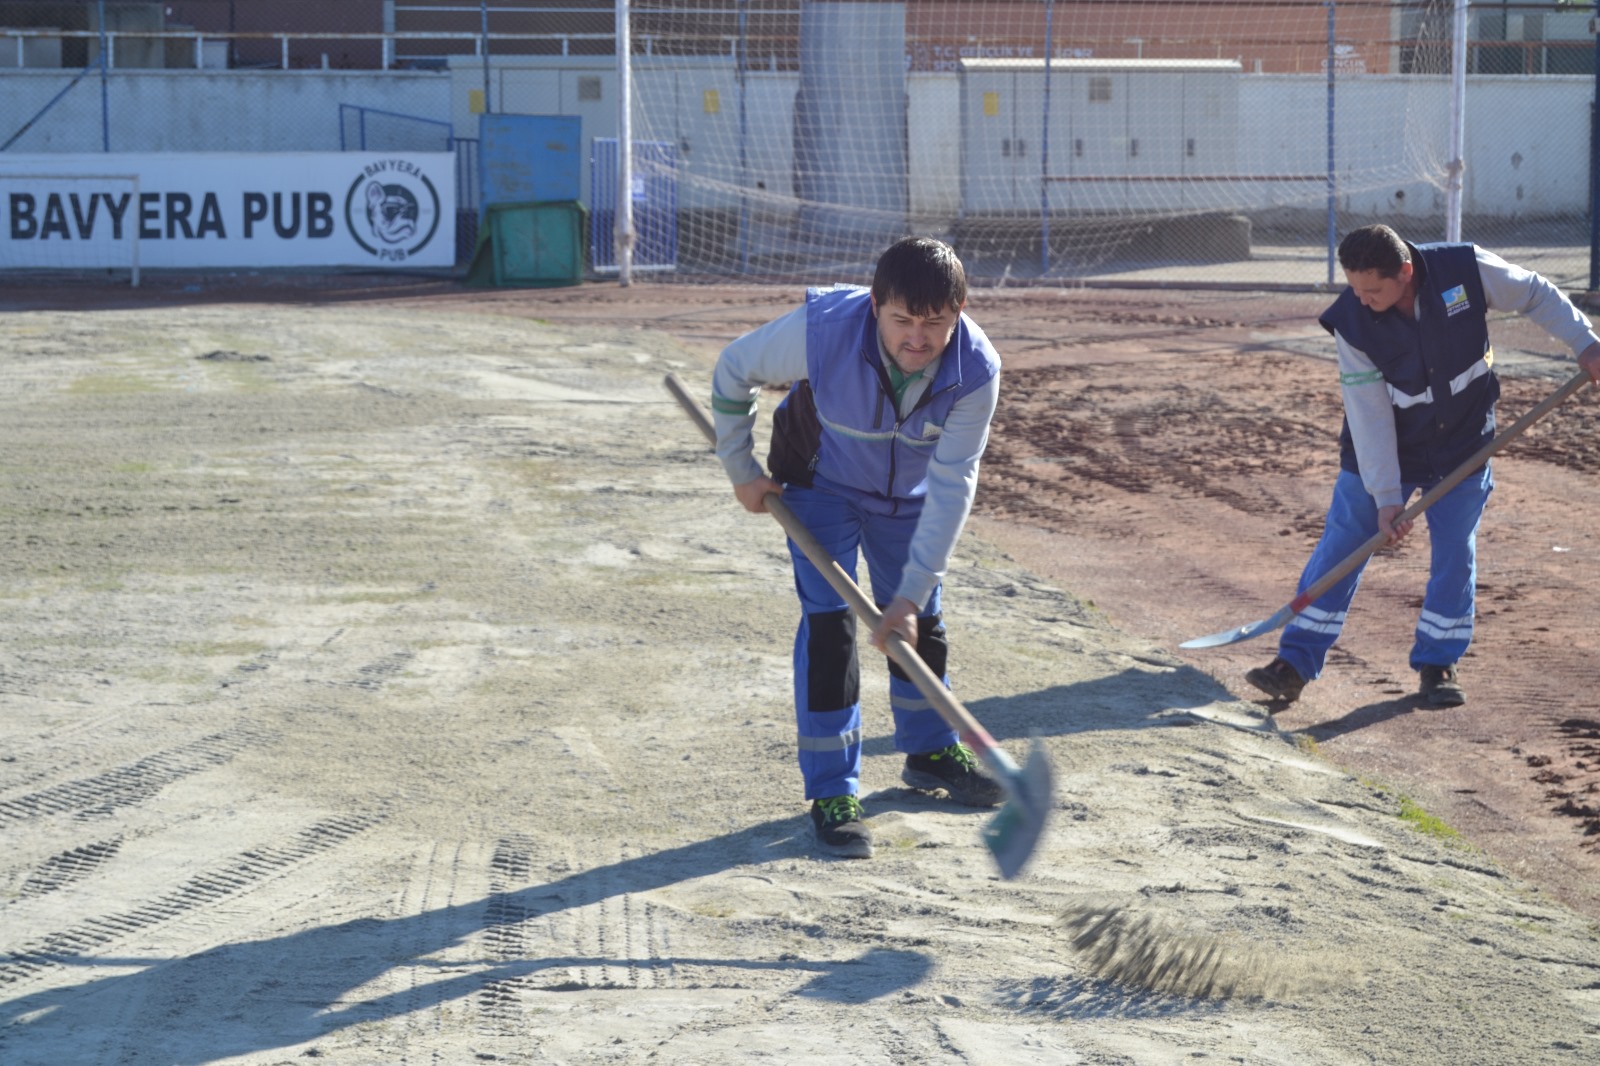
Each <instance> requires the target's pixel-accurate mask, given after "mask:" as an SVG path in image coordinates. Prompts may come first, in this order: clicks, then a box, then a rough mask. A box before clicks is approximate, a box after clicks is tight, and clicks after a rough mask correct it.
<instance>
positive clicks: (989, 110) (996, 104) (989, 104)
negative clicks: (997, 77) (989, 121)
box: [983, 92, 1000, 118]
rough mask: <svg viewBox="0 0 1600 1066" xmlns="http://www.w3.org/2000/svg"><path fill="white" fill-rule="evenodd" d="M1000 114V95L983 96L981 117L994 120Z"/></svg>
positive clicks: (993, 93) (992, 93) (986, 94)
mask: <svg viewBox="0 0 1600 1066" xmlns="http://www.w3.org/2000/svg"><path fill="white" fill-rule="evenodd" d="M999 114H1000V94H999V93H996V92H987V93H984V94H983V115H984V117H985V118H994V117H996V116H997V115H999Z"/></svg>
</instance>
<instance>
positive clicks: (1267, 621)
mask: <svg viewBox="0 0 1600 1066" xmlns="http://www.w3.org/2000/svg"><path fill="white" fill-rule="evenodd" d="M1294 615H1295V612H1294V611H1292V610H1290V609H1289V608H1288V607H1280V608H1278V613H1277V614H1275V615H1273V616H1272V617H1271V618H1263V619H1261V621H1259V622H1247V623H1245V624H1244V625H1242V626H1238V627H1237V628H1234V629H1224V630H1223V631H1222V632H1221V633H1213V634H1211V635H1210V636H1209V637H1195V638H1194V639H1193V640H1186V641H1184V642H1183V643H1182V644H1179V645H1178V647H1180V648H1220V647H1222V646H1223V645H1224V644H1238V643H1239V642H1240V641H1244V640H1249V639H1250V638H1251V637H1259V636H1260V635H1261V634H1263V633H1271V632H1272V631H1273V630H1274V629H1277V628H1278V627H1279V626H1282V625H1286V624H1288V621H1289V619H1291V618H1293V617H1294Z"/></svg>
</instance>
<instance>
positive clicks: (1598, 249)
mask: <svg viewBox="0 0 1600 1066" xmlns="http://www.w3.org/2000/svg"><path fill="white" fill-rule="evenodd" d="M1594 13H1595V17H1596V18H1597V19H1600V0H1596V3H1595V5H1594ZM1597 288H1600V33H1597V34H1595V38H1594V101H1593V102H1592V103H1591V104H1590V105H1589V291H1590V292H1594V291H1595V290H1596V289H1597Z"/></svg>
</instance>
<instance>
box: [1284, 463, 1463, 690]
mask: <svg viewBox="0 0 1600 1066" xmlns="http://www.w3.org/2000/svg"><path fill="white" fill-rule="evenodd" d="M1435 484H1436V483H1435ZM1430 487H1431V485H1428V484H1422V485H1419V484H1408V485H1404V486H1402V489H1403V491H1404V492H1405V493H1406V499H1408V500H1409V499H1410V498H1411V494H1412V493H1413V492H1416V491H1418V490H1424V491H1425V490H1427V489H1428V488H1430ZM1492 491H1494V476H1493V474H1492V472H1491V471H1490V469H1489V467H1488V466H1485V467H1484V468H1483V469H1481V470H1479V471H1477V472H1475V473H1473V474H1472V475H1470V476H1469V477H1467V478H1466V480H1464V481H1462V482H1461V484H1459V485H1457V486H1456V487H1455V488H1453V489H1451V490H1450V491H1449V492H1447V493H1445V494H1444V495H1443V496H1442V497H1440V498H1439V499H1438V500H1437V501H1435V502H1434V503H1433V505H1432V506H1430V507H1429V508H1428V509H1427V510H1426V511H1424V512H1423V513H1422V516H1423V518H1425V519H1426V520H1427V523H1428V541H1429V544H1430V546H1431V552H1432V555H1431V559H1430V562H1429V567H1428V587H1427V591H1426V592H1424V593H1423V597H1422V614H1421V615H1420V616H1419V617H1418V619H1417V628H1416V639H1415V641H1414V642H1413V644H1412V645H1411V668H1412V669H1413V670H1420V669H1421V668H1422V667H1423V666H1426V665H1430V664H1431V665H1434V666H1449V665H1451V664H1453V663H1454V662H1456V661H1457V660H1458V659H1460V658H1461V656H1462V655H1463V654H1465V653H1466V650H1467V645H1469V644H1471V643H1472V621H1473V614H1474V606H1473V587H1474V585H1475V584H1476V582H1477V577H1478V522H1479V520H1481V519H1482V518H1483V508H1484V505H1485V504H1487V503H1488V502H1489V493H1490V492H1492ZM1377 532H1378V506H1377V504H1376V503H1375V502H1373V499H1372V496H1371V495H1370V494H1368V492H1367V490H1366V487H1365V486H1364V485H1362V483H1361V476H1360V475H1359V474H1352V473H1350V472H1349V471H1348V470H1341V471H1340V472H1339V479H1338V480H1337V481H1336V482H1334V486H1333V502H1332V503H1331V504H1330V505H1329V506H1328V518H1327V522H1326V523H1325V525H1324V527H1323V531H1322V539H1321V540H1319V541H1318V542H1317V547H1316V550H1315V551H1313V552H1312V553H1311V561H1310V562H1308V563H1307V564H1306V568H1305V571H1304V572H1303V573H1302V574H1301V575H1300V586H1299V589H1298V590H1297V591H1296V595H1298V594H1299V593H1300V592H1303V591H1305V590H1306V589H1307V588H1309V587H1310V586H1311V585H1313V584H1315V583H1316V581H1317V580H1318V579H1319V578H1320V577H1321V576H1322V575H1323V574H1326V573H1327V572H1328V571H1330V570H1332V569H1333V568H1334V567H1335V566H1337V565H1338V564H1339V563H1340V562H1341V561H1343V560H1344V559H1345V557H1346V556H1348V555H1349V554H1350V553H1351V552H1353V551H1355V550H1356V549H1357V548H1359V547H1361V546H1362V545H1363V544H1365V543H1366V542H1367V541H1368V540H1370V539H1371V538H1372V537H1373V536H1374V535H1375V534H1376V533H1377ZM1365 569H1366V561H1363V562H1362V565H1360V566H1358V567H1356V569H1355V570H1353V571H1351V573H1350V574H1348V575H1347V576H1346V577H1345V578H1344V579H1343V580H1342V581H1340V582H1339V583H1338V584H1336V585H1334V586H1333V588H1331V589H1329V590H1328V591H1327V592H1325V593H1323V594H1322V595H1321V596H1320V597H1318V598H1317V599H1315V600H1313V601H1312V602H1311V604H1310V605H1309V606H1308V607H1307V608H1306V609H1305V610H1304V611H1301V612H1300V613H1299V614H1297V615H1295V617H1294V619H1293V620H1292V621H1291V622H1290V623H1289V625H1288V627H1287V628H1286V629H1285V630H1284V631H1283V637H1282V638H1281V639H1280V640H1279V641H1278V654H1279V655H1280V656H1281V657H1282V658H1283V659H1284V661H1286V662H1287V663H1288V664H1289V665H1290V666H1292V667H1294V668H1295V671H1296V672H1297V673H1298V674H1299V675H1300V676H1301V677H1303V678H1305V679H1306V680H1307V681H1310V680H1313V679H1314V678H1316V677H1317V676H1319V675H1320V674H1321V673H1322V667H1323V664H1324V662H1325V661H1326V660H1327V656H1328V649H1329V648H1331V647H1333V643H1334V641H1336V640H1337V639H1338V638H1339V631H1340V629H1342V628H1343V626H1344V620H1345V613H1346V612H1347V611H1348V610H1349V609H1350V601H1351V600H1353V599H1355V595H1356V587H1357V586H1358V585H1360V583H1361V573H1362V571H1363V570H1365Z"/></svg>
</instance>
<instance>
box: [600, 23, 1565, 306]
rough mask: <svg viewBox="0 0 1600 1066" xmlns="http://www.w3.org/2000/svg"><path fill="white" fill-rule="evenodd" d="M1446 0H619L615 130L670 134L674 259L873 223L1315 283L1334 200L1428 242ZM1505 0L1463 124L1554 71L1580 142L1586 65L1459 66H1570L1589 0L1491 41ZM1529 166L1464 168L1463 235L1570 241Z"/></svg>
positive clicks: (740, 258)
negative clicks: (1502, 228)
mask: <svg viewBox="0 0 1600 1066" xmlns="http://www.w3.org/2000/svg"><path fill="white" fill-rule="evenodd" d="M1452 7H1453V5H1451V4H1449V3H1424V4H1404V3H1402V4H1395V3H1387V2H1375V0H1368V2H1361V0H1344V2H1340V3H1338V4H1337V5H1336V6H1333V7H1330V5H1329V4H1328V3H1326V2H1320V0H1254V2H1249V0H1246V2H1233V0H1170V2H1167V0H1163V2H1154V0H1107V2H1104V3H1093V2H1064V0H1028V2H977V0H930V2H925V3H924V2H916V0H908V2H905V3H833V2H820V0H750V2H747V3H739V2H734V3H729V2H727V0H720V2H715V3H711V2H708V3H705V4H693V5H691V4H685V3H683V2H682V0H655V2H652V0H636V2H635V3H634V4H633V5H632V10H633V21H632V34H633V37H634V52H635V61H634V64H633V73H632V79H633V95H634V100H635V104H634V115H635V119H634V123H635V126H634V131H633V133H634V136H635V138H636V139H638V140H640V141H644V142H656V143H660V144H664V145H670V146H672V147H673V149H674V150H675V151H674V167H675V172H674V177H675V179H676V181H677V186H678V189H677V196H678V208H679V212H678V221H679V232H678V252H679V261H680V263H681V264H682V265H683V267H684V268H685V269H698V270H712V271H717V270H726V271H730V272H739V273H743V274H756V275H758V274H763V273H774V274H784V273H792V272H806V271H811V272H815V271H816V270H818V269H835V270H851V269H854V268H857V267H862V266H864V265H865V264H868V263H870V261H871V258H872V256H873V255H875V253H876V251H877V250H879V249H881V247H882V246H883V245H884V243H885V238H886V237H887V236H892V235H895V234H900V233H905V232H924V233H934V234H939V235H942V236H946V237H947V238H948V239H951V240H952V242H953V243H955V244H956V245H957V247H958V249H959V250H960V251H961V252H962V254H963V258H964V259H965V260H966V261H967V263H968V266H969V269H970V270H973V271H975V272H976V273H979V274H998V275H1010V276H1015V277H1028V276H1061V277H1071V276H1081V275H1083V274H1086V273H1104V272H1105V271H1107V270H1116V269H1127V270H1138V269H1144V268H1149V267H1152V266H1158V265H1160V264H1164V263H1177V262H1197V263H1205V262H1221V261H1231V260H1247V259H1250V258H1252V257H1253V256H1254V257H1257V258H1259V257H1260V256H1261V255H1262V254H1263V252H1264V250H1266V249H1270V248H1273V247H1277V248H1280V249H1283V250H1284V251H1283V253H1282V254H1283V257H1284V260H1285V264H1286V265H1285V270H1286V271H1287V273H1286V274H1285V276H1283V277H1282V278H1281V279H1280V280H1283V281H1286V282H1304V281H1315V280H1319V277H1318V275H1319V274H1320V272H1321V271H1322V270H1324V269H1325V266H1324V261H1325V259H1326V256H1325V249H1326V247H1327V244H1328V235H1329V232H1330V231H1331V230H1333V229H1334V228H1335V227H1336V226H1337V227H1340V228H1342V227H1343V226H1344V225H1345V224H1346V223H1347V222H1349V221H1351V220H1359V221H1363V222H1364V221H1373V220H1377V219H1380V218H1381V219H1385V220H1389V221H1394V222H1396V224H1397V225H1400V226H1402V227H1403V228H1406V229H1408V231H1409V232H1412V233H1415V235H1416V236H1417V239H1437V238H1442V237H1444V236H1445V235H1446V234H1445V233H1443V232H1442V229H1443V220H1444V218H1445V215H1446V203H1447V199H1446V197H1447V191H1448V182H1449V175H1450V165H1451V161H1452V159H1454V158H1455V154H1456V148H1455V143H1454V137H1453V134H1452V129H1453V126H1452V108H1453V103H1452V101H1453V99H1454V95H1453V91H1454V90H1453V87H1454V80H1453V79H1452V77H1451V70H1452V65H1451V64H1452V56H1453V54H1454V51H1453V48H1452V17H1453V11H1452ZM1508 10H1510V9H1509V8H1507V7H1505V6H1503V5H1502V6H1500V7H1496V8H1494V9H1493V12H1491V11H1490V9H1488V8H1487V6H1484V7H1482V8H1479V9H1475V10H1474V12H1473V13H1472V15H1471V18H1470V20H1469V21H1470V28H1471V33H1470V35H1469V49H1468V51H1467V53H1466V62H1467V63H1468V64H1470V66H1469V68H1468V69H1469V71H1470V72H1471V73H1473V74H1474V75H1475V79H1474V87H1473V88H1472V89H1471V90H1470V91H1469V94H1468V103H1469V105H1474V106H1476V108H1477V110H1476V111H1475V112H1473V121H1474V125H1473V126H1470V127H1469V130H1470V129H1477V130H1480V131H1488V130H1490V129H1495V128H1498V129H1504V128H1506V127H1505V124H1506V123H1507V122H1508V121H1509V122H1511V123H1513V124H1515V123H1517V122H1518V121H1519V118H1518V112H1517V108H1518V107H1519V106H1542V107H1548V106H1549V105H1550V101H1551V100H1552V98H1553V97H1552V96H1551V93H1552V92H1556V93H1560V92H1562V91H1568V92H1570V94H1571V96H1572V105H1573V112H1572V113H1573V114H1574V116H1575V117H1574V119H1573V122H1572V123H1571V125H1572V127H1573V129H1572V130H1571V131H1570V132H1571V133H1572V134H1573V140H1574V142H1576V141H1577V135H1578V134H1580V133H1582V132H1584V130H1585V128H1586V120H1585V119H1584V118H1583V112H1580V111H1579V108H1580V107H1581V105H1582V104H1583V103H1584V102H1585V101H1587V100H1588V99H1589V97H1590V96H1591V95H1592V84H1589V83H1588V81H1589V80H1588V79H1586V78H1584V77H1581V76H1574V77H1570V78H1561V77H1556V78H1553V79H1543V80H1544V81H1545V82H1546V84H1544V85H1543V86H1541V87H1540V88H1541V90H1542V91H1540V92H1536V93H1534V94H1532V95H1530V96H1529V97H1528V103H1527V105H1520V104H1519V103H1518V98H1517V96H1516V90H1515V88H1514V87H1507V86H1498V87H1497V86H1496V85H1494V84H1493V79H1491V78H1484V77H1482V76H1481V75H1483V74H1492V73H1493V72H1494V71H1496V70H1497V69H1501V67H1504V69H1511V68H1510V67H1509V66H1506V65H1505V62H1504V61H1505V56H1503V55H1501V54H1500V53H1499V52H1496V51H1494V50H1493V49H1492V48H1490V47H1489V45H1488V44H1486V43H1485V41H1484V40H1483V36H1484V35H1485V34H1498V35H1499V37H1500V38H1501V39H1500V40H1497V41H1494V42H1492V43H1493V44H1494V47H1495V48H1499V49H1504V48H1510V47H1514V48H1515V49H1516V52H1517V56H1518V63H1520V64H1522V66H1521V67H1519V68H1517V69H1519V70H1520V69H1526V65H1527V64H1528V63H1534V62H1536V63H1537V64H1539V65H1540V71H1541V72H1543V71H1547V70H1551V69H1569V68H1570V69H1577V68H1578V67H1580V66H1582V62H1575V60H1574V57H1577V59H1578V60H1580V61H1581V60H1584V57H1586V56H1587V55H1588V52H1587V51H1586V50H1592V48H1593V38H1592V37H1590V36H1589V35H1588V29H1587V21H1586V17H1587V13H1588V11H1587V9H1584V11H1583V12H1566V11H1560V10H1557V9H1553V8H1551V7H1550V6H1549V5H1548V4H1544V5H1540V6H1539V7H1538V8H1537V10H1538V11H1539V12H1540V14H1539V16H1538V17H1539V19H1540V20H1541V21H1540V23H1539V25H1538V28H1537V31H1536V32H1535V31H1534V30H1533V29H1531V28H1530V27H1531V25H1532V24H1531V22H1524V23H1519V24H1518V26H1517V29H1516V34H1517V37H1518V41H1517V43H1516V44H1515V45H1514V46H1513V45H1511V44H1509V43H1507V40H1506V39H1508V38H1509V37H1510V35H1511V34H1512V23H1511V18H1510V16H1508V15H1507V14H1506V11H1508ZM1531 10H1534V9H1533V8H1531V6H1530V11H1531ZM1496 17H1498V18H1499V19H1500V20H1501V21H1500V23H1499V24H1498V25H1496V24H1494V23H1493V19H1494V18H1496ZM1532 18H1533V15H1531V14H1529V15H1528V16H1527V19H1528V20H1531V19H1532ZM1530 40H1533V41H1536V42H1537V48H1536V51H1537V54H1535V52H1534V51H1530V49H1531V48H1534V47H1535V46H1534V45H1533V44H1530ZM1497 57H1498V58H1497ZM1588 62H1591V63H1592V60H1588ZM1497 64H1500V66H1497ZM1563 64H1565V66H1563ZM1508 80H1512V79H1508ZM1515 80H1526V79H1515ZM1556 83H1561V84H1556ZM1535 99H1537V100H1539V101H1541V103H1540V104H1534V103H1533V101H1534V100H1535ZM1563 99H1564V98H1563ZM1506 109H1509V111H1507V110H1506ZM1527 117H1528V119H1529V121H1532V120H1533V116H1527ZM645 169H646V170H648V164H647V165H646V166H645ZM1534 169H1535V168H1534V167H1532V166H1530V167H1529V168H1528V175H1529V181H1528V183H1527V186H1526V187H1525V186H1524V185H1522V184H1518V185H1516V191H1515V195H1514V197H1513V196H1511V195H1510V194H1509V186H1508V191H1507V195H1502V194H1501V193H1500V191H1499V190H1497V189H1489V188H1487V187H1479V188H1477V189H1474V188H1473V187H1472V186H1471V185H1470V184H1469V186H1468V189H1467V193H1468V196H1467V205H1466V210H1467V217H1468V220H1469V221H1471V222H1473V223H1475V224H1476V230H1475V231H1474V232H1467V233H1464V234H1463V236H1465V237H1467V238H1468V239H1479V240H1482V241H1484V243H1493V241H1492V237H1493V236H1494V234H1493V233H1492V231H1493V228H1494V227H1495V226H1497V225H1500V224H1502V223H1505V224H1513V223H1514V224H1516V225H1519V226H1522V227H1524V228H1526V227H1528V226H1538V225H1540V224H1547V225H1554V226H1556V227H1558V228H1561V229H1563V231H1564V232H1568V233H1570V236H1571V240H1572V241H1573V242H1574V243H1575V244H1577V243H1582V242H1584V241H1585V240H1586V236H1585V234H1584V232H1583V226H1582V225H1581V220H1582V219H1583V218H1584V217H1585V215H1586V212H1587V205H1586V204H1585V203H1581V202H1577V203H1574V202H1567V201H1570V200H1571V199H1572V197H1571V196H1570V195H1569V196H1567V197H1566V199H1565V200H1563V199H1562V198H1561V197H1559V196H1552V197H1549V198H1547V199H1548V200H1549V201H1550V202H1548V203H1533V202H1523V197H1524V194H1525V192H1526V190H1527V188H1531V187H1532V186H1533V185H1534V184H1536V183H1535V182H1534V180H1533V179H1532V173H1533V171H1534ZM1469 181H1470V178H1469ZM1569 184H1570V183H1569ZM1474 192H1476V193H1477V196H1476V199H1473V196H1472V194H1473V193H1474Z"/></svg>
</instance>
